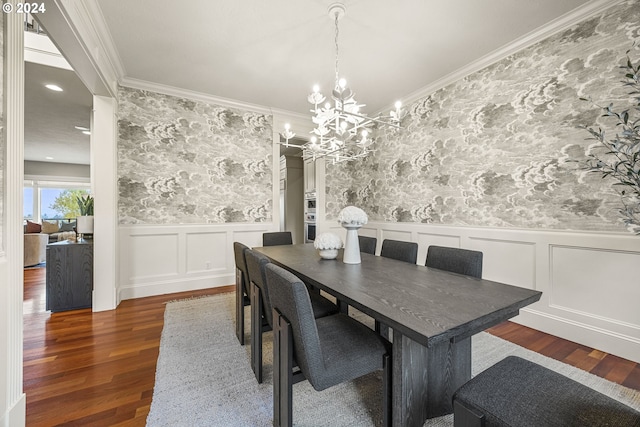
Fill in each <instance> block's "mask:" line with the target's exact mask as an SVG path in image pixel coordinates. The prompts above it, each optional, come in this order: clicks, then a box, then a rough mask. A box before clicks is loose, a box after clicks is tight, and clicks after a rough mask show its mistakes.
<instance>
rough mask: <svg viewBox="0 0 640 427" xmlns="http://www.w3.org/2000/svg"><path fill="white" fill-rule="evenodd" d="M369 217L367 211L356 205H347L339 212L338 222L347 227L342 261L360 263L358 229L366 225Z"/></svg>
mask: <svg viewBox="0 0 640 427" xmlns="http://www.w3.org/2000/svg"><path fill="white" fill-rule="evenodd" d="M368 220H369V218H368V217H367V214H366V213H365V211H363V210H362V209H360V208H357V207H355V206H347V207H346V208H344V209H342V210H341V211H340V214H338V222H339V223H340V225H342V226H343V227H344V228H346V229H347V238H346V242H345V244H344V255H343V257H342V262H344V263H345V264H360V262H361V260H360V242H359V241H358V229H359V228H360V227H362V226H363V225H365V224H366V223H367V221H368Z"/></svg>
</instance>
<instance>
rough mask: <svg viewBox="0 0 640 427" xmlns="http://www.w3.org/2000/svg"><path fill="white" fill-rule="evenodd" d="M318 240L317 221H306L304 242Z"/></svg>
mask: <svg viewBox="0 0 640 427" xmlns="http://www.w3.org/2000/svg"><path fill="white" fill-rule="evenodd" d="M314 240H316V222H315V220H314V221H313V222H311V221H305V222H304V242H305V243H310V242H313V241H314Z"/></svg>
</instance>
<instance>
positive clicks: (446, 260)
mask: <svg viewBox="0 0 640 427" xmlns="http://www.w3.org/2000/svg"><path fill="white" fill-rule="evenodd" d="M425 265H426V266H427V267H431V268H437V269H439V270H446V271H450V272H452V273H458V274H464V275H466V276H471V277H477V278H478V279H482V252H480V251H472V250H469V249H461V248H450V247H446V246H433V245H432V246H429V248H428V249H427V260H426V263H425Z"/></svg>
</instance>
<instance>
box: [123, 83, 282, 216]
mask: <svg viewBox="0 0 640 427" xmlns="http://www.w3.org/2000/svg"><path fill="white" fill-rule="evenodd" d="M118 103H119V113H118V114H119V117H118V192H119V201H118V211H119V223H120V224H192V223H201V224H202V223H232V222H233V223H235V222H265V221H271V217H272V198H273V194H272V188H273V182H272V181H273V178H272V162H273V161H272V157H273V156H272V140H273V135H272V123H273V119H272V117H271V116H270V115H264V114H260V113H256V112H251V111H243V110H238V109H233V108H227V107H223V106H219V105H215V104H209V103H205V102H200V101H193V100H189V99H183V98H178V97H173V96H169V95H163V94H158V93H153V92H148V91H143V90H137V89H129V88H124V87H121V88H120V92H119V99H118Z"/></svg>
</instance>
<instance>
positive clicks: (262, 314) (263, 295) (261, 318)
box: [245, 249, 338, 383]
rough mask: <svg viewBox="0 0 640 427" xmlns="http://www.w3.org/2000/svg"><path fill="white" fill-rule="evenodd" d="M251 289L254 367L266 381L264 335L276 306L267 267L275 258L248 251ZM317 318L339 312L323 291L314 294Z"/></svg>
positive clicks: (271, 321) (312, 295)
mask: <svg viewBox="0 0 640 427" xmlns="http://www.w3.org/2000/svg"><path fill="white" fill-rule="evenodd" d="M245 259H246V261H247V272H248V273H249V279H248V283H249V288H250V290H251V369H253V373H254V374H255V376H256V379H257V380H258V383H262V371H263V369H262V334H263V333H264V332H267V331H270V330H271V329H272V328H273V317H272V316H273V309H272V306H271V299H270V297H269V288H268V287H267V282H266V278H265V274H266V269H265V267H266V266H267V264H269V263H270V262H271V261H270V260H269V258H267V257H266V256H264V255H263V254H261V253H259V252H256V251H253V250H251V249H249V250H247V251H246V252H245ZM310 298H311V307H312V309H313V317H315V318H320V317H324V316H329V315H331V314H335V313H337V312H338V307H337V306H336V305H335V304H333V303H332V302H331V301H329V300H328V299H327V298H325V297H323V296H321V295H320V294H315V293H311V294H310Z"/></svg>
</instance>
